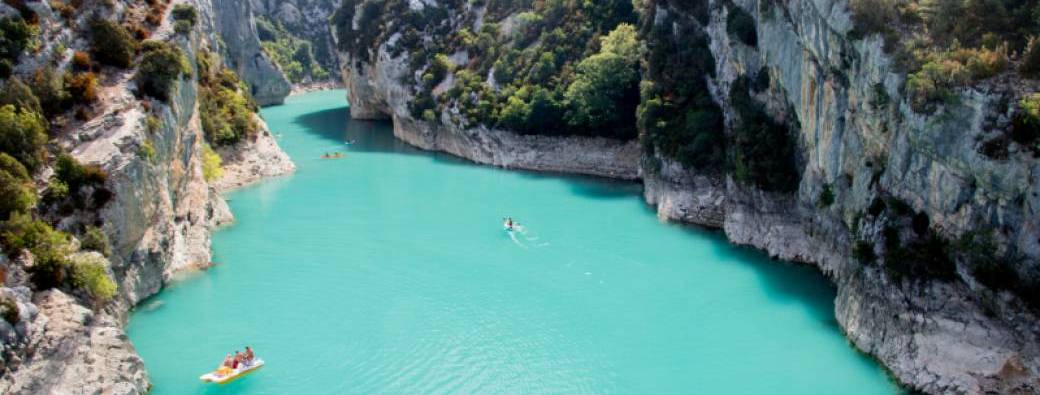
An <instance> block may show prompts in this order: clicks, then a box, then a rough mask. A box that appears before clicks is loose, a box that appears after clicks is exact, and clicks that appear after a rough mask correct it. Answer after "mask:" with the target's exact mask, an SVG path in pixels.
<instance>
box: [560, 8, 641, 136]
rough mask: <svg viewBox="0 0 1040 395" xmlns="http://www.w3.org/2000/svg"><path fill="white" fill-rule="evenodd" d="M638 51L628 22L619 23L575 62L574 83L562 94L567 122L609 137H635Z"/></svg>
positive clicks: (634, 33) (637, 41) (637, 95)
mask: <svg viewBox="0 0 1040 395" xmlns="http://www.w3.org/2000/svg"><path fill="white" fill-rule="evenodd" d="M641 53H642V43H641V42H640V41H639V39H638V37H637V35H636V32H635V28H634V27H633V26H632V25H629V24H621V25H619V26H618V27H617V28H616V29H614V31H611V32H610V34H608V35H607V36H606V37H603V38H602V39H601V49H600V52H599V53H597V54H595V55H592V56H590V57H588V58H586V59H584V60H582V61H581V62H580V63H579V64H578V68H577V75H576V76H575V79H574V82H572V83H571V84H570V86H568V87H567V90H566V92H565V93H564V98H565V100H566V101H567V103H568V104H569V107H570V110H569V111H568V112H567V116H566V118H567V122H568V123H569V124H570V125H571V126H572V127H576V128H580V129H585V130H603V131H605V133H604V134H607V135H608V136H609V135H612V136H611V137H616V138H632V137H635V134H636V132H635V128H634V127H633V126H634V124H635V119H634V118H635V107H636V104H637V103H638V97H639V86H638V84H639V78H638V76H639V75H638V72H637V70H636V66H637V64H638V62H639V54H641ZM626 107H627V108H626ZM611 131H612V132H613V133H610V132H611Z"/></svg>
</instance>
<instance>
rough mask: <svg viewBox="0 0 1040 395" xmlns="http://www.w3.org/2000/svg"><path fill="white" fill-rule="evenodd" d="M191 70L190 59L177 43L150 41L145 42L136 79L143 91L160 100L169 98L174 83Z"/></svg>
mask: <svg viewBox="0 0 1040 395" xmlns="http://www.w3.org/2000/svg"><path fill="white" fill-rule="evenodd" d="M190 72H191V66H190V65H189V64H188V59H187V58H186V57H185V56H184V53H183V52H181V49H180V48H178V47H177V46H176V45H173V44H170V43H167V42H160V41H148V42H146V43H144V57H143V58H142V59H141V65H140V66H139V67H138V69H137V75H136V77H135V79H136V80H137V84H138V87H139V88H140V89H141V92H142V93H144V94H146V95H148V96H151V97H154V98H156V99H159V100H167V99H169V98H170V94H171V91H172V90H173V88H174V83H176V82H177V80H178V79H179V78H180V77H181V76H182V75H185V74H188V73H190Z"/></svg>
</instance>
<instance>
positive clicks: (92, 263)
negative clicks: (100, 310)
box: [70, 253, 117, 303]
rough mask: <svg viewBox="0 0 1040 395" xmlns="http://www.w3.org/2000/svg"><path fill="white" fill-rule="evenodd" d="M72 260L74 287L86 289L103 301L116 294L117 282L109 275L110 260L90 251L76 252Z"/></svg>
mask: <svg viewBox="0 0 1040 395" xmlns="http://www.w3.org/2000/svg"><path fill="white" fill-rule="evenodd" d="M71 260H72V262H71V269H72V270H71V271H72V275H71V276H70V277H71V280H72V281H71V283H72V286H73V287H76V288H77V289H82V290H84V291H86V292H87V293H88V294H90V296H91V297H92V298H94V300H96V301H98V302H102V303H104V302H107V301H109V300H111V299H112V297H114V296H116V290H117V289H116V283H115V282H114V281H112V278H111V277H110V276H109V275H108V260H106V259H105V258H104V257H102V256H100V255H96V254H90V253H84V254H76V255H74V256H73V257H72V259H71Z"/></svg>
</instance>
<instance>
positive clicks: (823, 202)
mask: <svg viewBox="0 0 1040 395" xmlns="http://www.w3.org/2000/svg"><path fill="white" fill-rule="evenodd" d="M819 202H820V207H824V208H826V207H830V206H831V205H832V204H834V189H833V188H831V186H830V184H827V185H824V186H823V190H822V191H820V200H819Z"/></svg>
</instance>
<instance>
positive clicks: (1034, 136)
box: [1011, 93, 1040, 153]
mask: <svg viewBox="0 0 1040 395" xmlns="http://www.w3.org/2000/svg"><path fill="white" fill-rule="evenodd" d="M1018 107H1019V108H1018V110H1017V111H1015V114H1014V116H1013V117H1012V120H1011V139H1012V140H1013V141H1015V142H1016V143H1018V144H1021V145H1022V146H1024V147H1026V148H1028V149H1030V150H1033V152H1034V153H1038V152H1040V142H1038V141H1037V140H1038V139H1040V93H1034V94H1032V95H1028V96H1026V97H1023V98H1022V100H1020V101H1019V102H1018Z"/></svg>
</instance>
